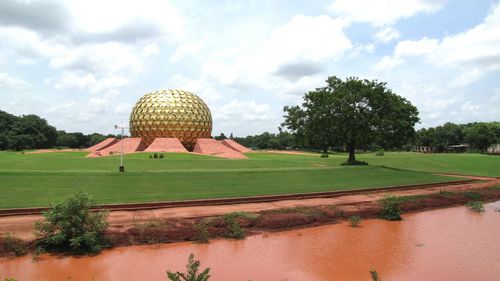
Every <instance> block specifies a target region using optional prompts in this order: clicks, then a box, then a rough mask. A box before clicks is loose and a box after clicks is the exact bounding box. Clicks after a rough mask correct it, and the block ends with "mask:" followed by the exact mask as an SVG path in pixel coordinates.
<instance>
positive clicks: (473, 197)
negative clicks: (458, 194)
mask: <svg viewBox="0 0 500 281" xmlns="http://www.w3.org/2000/svg"><path fill="white" fill-rule="evenodd" d="M464 195H465V197H467V198H469V199H470V200H472V201H481V199H482V198H483V196H481V194H479V193H477V192H474V191H466V192H464Z"/></svg>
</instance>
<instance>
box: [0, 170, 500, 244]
mask: <svg viewBox="0 0 500 281" xmlns="http://www.w3.org/2000/svg"><path fill="white" fill-rule="evenodd" d="M481 178H482V177H481ZM483 179H484V178H483ZM495 185H500V179H494V178H488V180H487V181H485V182H480V183H468V184H459V185H449V186H439V187H431V188H423V189H413V190H401V191H391V192H390V194H394V195H396V196H403V195H423V194H432V193H436V192H439V191H441V190H447V191H452V192H457V191H464V190H470V189H481V188H487V187H491V186H495ZM387 193H389V192H387V191H377V190H373V191H369V192H365V193H363V194H355V195H343V196H338V197H333V198H312V199H301V200H283V201H275V202H263V203H244V204H233V205H217V206H196V207H178V208H164V209H155V210H142V211H111V212H110V216H109V223H110V229H111V230H112V229H113V228H115V229H124V228H125V229H126V228H129V227H133V226H134V225H137V224H140V223H145V222H149V221H154V220H158V219H172V218H196V217H208V216H215V215H222V214H227V213H231V212H259V211H265V210H273V209H283V208H295V207H312V206H321V205H356V204H359V203H363V204H365V203H366V204H372V203H374V202H376V201H378V200H379V199H380V198H381V197H382V196H384V195H385V194H387ZM39 219H41V216H40V215H21V216H19V215H17V216H6V217H0V234H6V233H15V235H16V236H18V237H20V238H22V239H32V238H34V235H33V230H34V228H33V225H34V222H35V221H36V220H39Z"/></svg>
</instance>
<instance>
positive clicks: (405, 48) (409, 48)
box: [394, 37, 439, 58]
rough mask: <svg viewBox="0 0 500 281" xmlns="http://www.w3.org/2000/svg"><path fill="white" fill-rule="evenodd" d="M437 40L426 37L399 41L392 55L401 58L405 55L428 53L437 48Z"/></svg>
mask: <svg viewBox="0 0 500 281" xmlns="http://www.w3.org/2000/svg"><path fill="white" fill-rule="evenodd" d="M438 42H439V41H438V40H437V39H429V38H427V37H424V38H422V39H420V40H418V41H412V40H405V41H400V42H398V44H397V45H396V48H395V49H394V56H395V57H398V58H402V57H405V56H420V55H429V54H432V53H433V52H435V51H436V50H437V48H438Z"/></svg>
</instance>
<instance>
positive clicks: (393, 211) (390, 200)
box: [379, 195, 403, 221]
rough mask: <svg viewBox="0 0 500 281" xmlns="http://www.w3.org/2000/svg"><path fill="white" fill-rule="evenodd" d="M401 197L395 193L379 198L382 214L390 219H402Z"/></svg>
mask: <svg viewBox="0 0 500 281" xmlns="http://www.w3.org/2000/svg"><path fill="white" fill-rule="evenodd" d="M400 205H401V198H399V197H397V196H394V195H386V196H384V197H383V198H382V199H380V200H379V206H380V216H381V217H382V218H383V219H386V220H390V221H397V220H401V219H402V218H401V213H402V212H403V211H402V210H401V206H400Z"/></svg>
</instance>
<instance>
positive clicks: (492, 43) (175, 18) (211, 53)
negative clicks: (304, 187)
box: [0, 0, 500, 136]
mask: <svg viewBox="0 0 500 281" xmlns="http://www.w3.org/2000/svg"><path fill="white" fill-rule="evenodd" d="M331 75H336V76H338V77H341V78H345V77H348V76H358V77H361V78H368V79H378V80H380V81H385V82H387V83H388V87H389V88H391V89H393V90H394V91H395V92H396V93H397V94H399V95H402V96H404V97H406V98H407V99H409V100H410V101H411V102H412V103H413V104H415V105H416V106H417V107H418V108H419V110H420V117H421V120H422V122H421V124H419V125H418V126H419V128H420V127H429V126H435V125H439V124H442V123H444V122H446V121H452V122H456V123H461V122H469V121H493V120H496V121H499V120H500V3H499V2H498V1H487V0H481V1H477V0H449V1H446V0H329V1H295V0H283V1H280V0H273V1H266V0H261V1H250V0H242V1H226V2H224V1H221V0H218V1H176V2H175V3H174V2H173V1H172V2H169V1H162V0H158V1H157V0H141V1H124V0H117V1H110V0H105V1H104V0H81V1H80V0H78V1H77V0H72V1H66V2H62V1H61V2H59V1H27V0H25V1H14V0H12V1H11V0H9V1H7V0H6V1H0V110H4V111H7V112H10V113H13V114H16V115H21V114H31V113H34V114H37V115H39V116H42V117H43V118H45V119H47V120H48V121H49V123H50V124H52V125H54V126H56V127H57V128H58V129H64V130H66V131H68V132H73V131H81V132H84V133H91V132H100V133H113V132H114V129H113V125H114V124H115V123H119V122H121V121H122V120H123V122H125V123H127V122H128V117H129V113H130V110H131V108H132V106H133V105H134V103H135V102H136V101H137V100H138V99H139V98H140V97H141V96H142V95H143V94H144V93H146V92H149V91H152V90H155V89H160V88H180V89H184V90H188V91H191V92H194V93H196V94H198V95H200V96H201V97H202V98H203V99H204V100H205V101H206V102H207V104H208V105H209V107H210V109H211V111H212V116H213V119H214V131H213V134H214V135H215V134H219V133H220V132H224V133H226V134H229V133H231V132H233V133H234V134H235V135H237V136H245V135H248V134H257V133H262V132H264V131H270V132H276V131H277V127H278V126H279V124H280V123H281V121H282V115H283V113H282V109H283V106H284V105H295V104H298V103H300V102H301V100H302V96H303V94H304V93H305V92H307V91H309V90H312V89H314V88H315V87H320V86H324V85H325V82H324V81H325V79H326V78H327V77H328V76H331Z"/></svg>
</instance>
